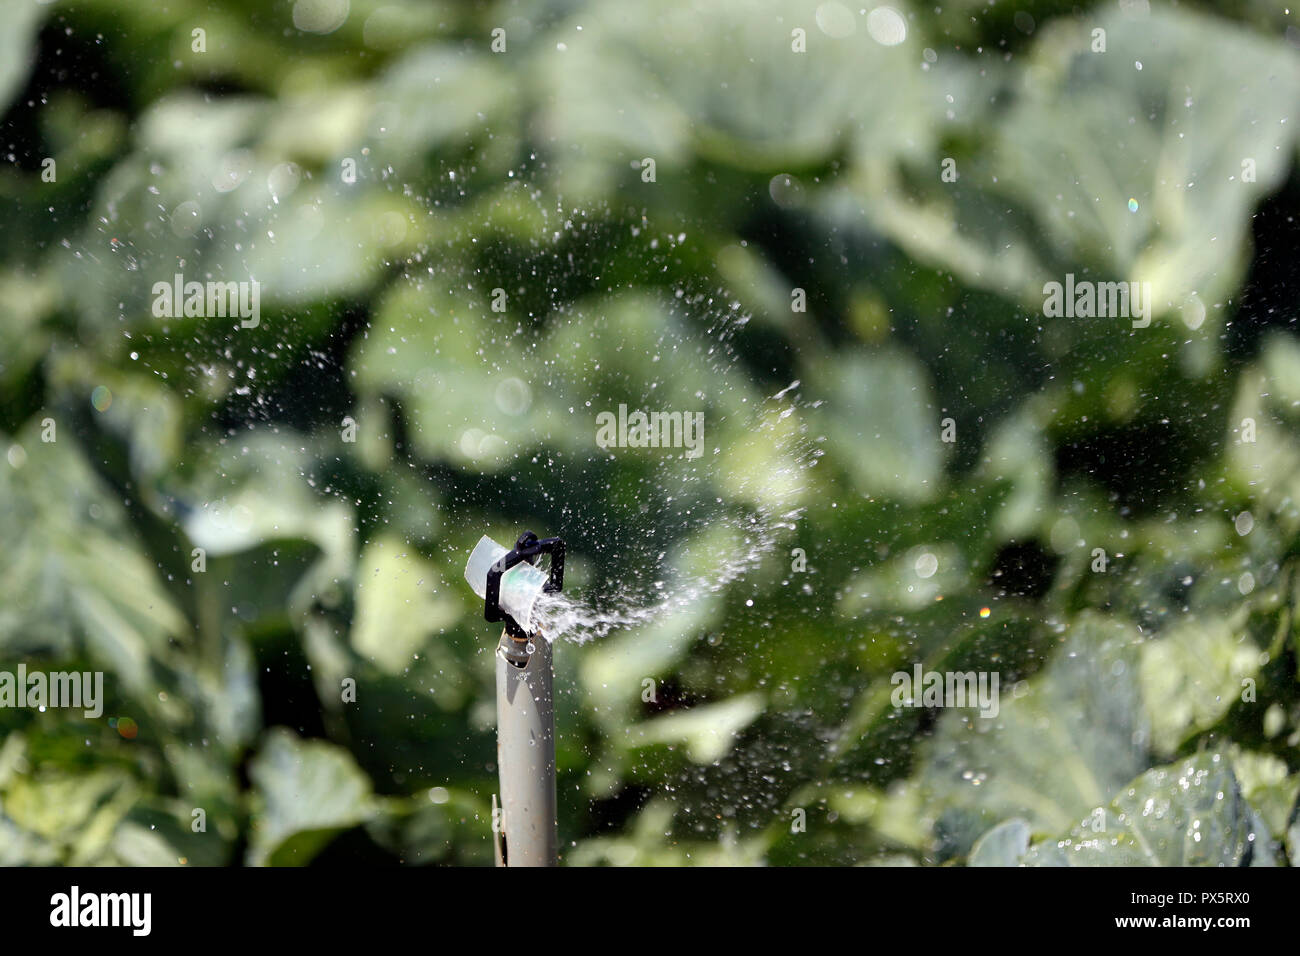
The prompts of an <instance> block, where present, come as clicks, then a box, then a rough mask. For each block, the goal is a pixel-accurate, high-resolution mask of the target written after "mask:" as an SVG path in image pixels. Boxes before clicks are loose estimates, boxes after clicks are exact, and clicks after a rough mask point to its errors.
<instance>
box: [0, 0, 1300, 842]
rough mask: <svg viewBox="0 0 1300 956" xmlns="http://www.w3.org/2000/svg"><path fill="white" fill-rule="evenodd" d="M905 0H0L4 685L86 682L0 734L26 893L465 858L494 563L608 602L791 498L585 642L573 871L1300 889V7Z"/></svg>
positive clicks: (2, 824) (482, 762) (571, 807)
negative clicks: (470, 573)
mask: <svg viewBox="0 0 1300 956" xmlns="http://www.w3.org/2000/svg"><path fill="white" fill-rule="evenodd" d="M890 7H891V8H892V9H893V10H896V11H900V12H901V13H900V15H899V16H897V17H895V18H894V19H892V20H891V19H889V18H888V17H886V20H884V21H881V20H879V19H877V20H875V21H873V20H872V19H871V17H872V16H875V14H872V13H871V11H870V10H868V11H866V12H864V13H859V12H858V11H857V10H856V8H854V9H850V8H849V6H848V5H840V4H838V3H825V4H817V3H812V2H802V0H795V2H788V0H783V2H779V3H778V2H765V0H753V2H740V0H716V2H710V3H707V4H698V3H690V2H685V0H671V2H668V0H664V2H655V3H647V4H620V3H603V4H602V3H584V2H578V0H572V2H568V0H566V2H561V0H532V2H528V0H522V2H517V3H509V2H501V3H495V4H483V5H472V4H463V3H450V2H446V3H427V2H422V0H421V2H417V0H385V2H380V0H351V2H350V3H348V2H346V0H298V2H296V3H289V2H286V3H276V4H270V5H268V4H262V3H255V2H251V0H248V2H244V0H226V2H220V3H208V2H203V3H198V2H190V0H176V2H172V3H169V4H167V5H166V6H164V7H159V6H157V5H155V4H139V3H134V2H126V0H87V2H75V3H49V4H39V3H35V2H32V0H0V19H2V20H3V22H4V24H5V26H4V28H3V32H0V112H2V113H3V130H4V136H3V141H2V142H3V146H4V152H5V154H6V163H5V164H4V165H3V166H2V167H0V222H3V225H4V228H3V231H2V232H0V451H3V452H4V455H3V456H2V457H3V458H4V460H3V461H0V651H3V653H2V654H0V669H8V670H13V669H14V668H15V667H16V665H17V663H18V662H19V661H25V662H27V664H28V666H29V667H33V668H36V667H43V668H45V669H48V670H59V669H73V668H77V669H84V670H94V669H99V670H103V671H105V672H106V675H107V677H106V681H105V687H106V693H107V702H106V709H105V715H104V717H102V718H100V719H98V720H88V719H84V718H83V717H82V716H81V714H80V712H77V711H63V710H50V711H47V712H45V713H37V712H34V711H31V710H18V709H4V710H0V731H2V732H3V734H4V742H3V745H0V862H3V863H6V864H15V863H83V864H87V863H89V864H99V863H120V864H172V863H177V862H181V863H189V864H221V863H238V862H246V863H250V864H302V863H306V862H309V861H312V860H316V861H318V862H322V863H324V862H330V861H333V862H339V861H342V860H355V861H362V862H382V861H392V860H400V861H402V862H405V863H416V864H419V863H476V864H482V863H487V862H489V861H490V859H491V840H490V833H489V818H490V800H491V795H492V793H493V792H494V790H495V765H494V755H495V748H494V743H493V723H494V713H493V694H492V656H491V651H492V648H493V647H494V645H495V635H494V634H493V633H491V631H490V628H489V627H488V626H486V625H485V624H484V622H483V621H482V619H481V609H480V608H479V607H478V606H477V603H476V601H475V599H474V598H473V596H472V594H471V593H470V592H469V589H468V588H467V587H466V586H465V584H464V582H463V579H462V577H461V571H462V568H463V565H464V560H465V557H466V555H467V553H468V550H469V549H470V548H471V547H472V546H473V544H474V542H475V541H476V540H477V538H478V536H479V535H480V534H482V533H489V534H492V535H493V536H494V537H496V538H497V539H498V540H500V541H503V542H504V541H507V540H510V539H512V538H513V537H514V535H515V534H516V533H517V532H518V530H519V529H521V528H523V527H532V528H534V529H535V530H537V531H539V532H545V533H548V534H560V535H563V536H564V537H565V538H566V539H567V540H568V542H569V548H570V554H571V556H572V557H571V564H572V574H571V577H570V582H571V583H570V587H571V588H572V589H574V590H577V591H579V592H583V593H586V594H588V595H591V596H598V595H601V594H604V595H605V596H606V597H608V596H609V595H610V594H611V593H615V592H617V591H618V590H619V589H620V588H623V587H627V588H628V589H631V590H635V591H638V592H643V591H646V590H651V591H652V590H653V585H654V581H655V579H656V576H657V575H658V574H659V571H660V568H659V567H658V566H657V565H656V562H662V563H663V564H664V565H665V566H667V567H673V568H693V569H695V571H696V572H697V573H698V572H699V571H701V570H703V571H705V572H707V569H708V568H709V567H710V566H711V564H712V562H715V561H716V560H718V557H717V556H718V555H720V554H725V553H727V552H728V551H730V550H733V549H737V548H740V549H742V550H743V549H746V548H752V547H753V546H754V543H755V542H754V541H753V540H749V541H747V540H746V537H745V534H744V533H743V532H742V531H740V530H738V529H744V528H746V527H747V523H754V525H755V526H756V527H757V526H760V525H762V523H763V522H764V521H767V522H772V521H773V516H774V515H776V514H777V513H779V512H780V510H781V509H782V508H784V507H786V506H787V505H794V506H797V507H799V508H800V509H801V510H800V513H799V516H798V518H797V520H796V521H795V522H794V525H793V527H791V528H775V529H774V526H773V527H770V528H769V530H773V533H775V534H776V535H777V539H776V543H775V544H774V545H772V546H770V547H768V548H767V549H766V550H765V551H764V550H761V549H757V550H755V560H754V562H753V566H752V567H746V569H745V573H743V574H740V575H738V576H735V578H734V579H733V580H730V582H729V583H727V585H726V586H725V587H722V588H720V589H717V590H716V591H711V592H709V593H707V594H705V595H703V596H702V597H701V598H700V599H699V600H693V601H690V602H687V603H686V604H685V606H682V607H678V608H675V609H674V610H673V612H672V613H670V614H666V615H663V616H660V617H658V618H656V619H655V620H653V621H651V622H649V623H647V624H644V625H641V626H638V627H635V628H627V629H623V630H618V631H616V632H615V633H613V634H611V635H609V636H608V637H606V638H603V639H602V640H600V641H596V642H592V643H588V644H584V645H573V644H568V643H562V644H561V645H559V647H558V648H557V654H556V660H557V669H558V672H557V690H558V696H559V698H560V700H559V715H558V720H559V734H558V736H559V753H558V762H559V773H560V780H559V794H560V805H561V808H562V810H561V812H562V818H561V820H560V834H561V840H562V846H563V847H564V858H565V860H566V861H567V862H569V863H577V864H593V863H613V864H631V863H640V864H685V863H695V864H731V863H761V862H767V863H772V864H805V863H819V864H839V863H891V864H904V863H942V862H947V861H961V860H968V861H969V862H971V863H974V864H991V865H1004V864H1008V863H1019V862H1025V863H1031V864H1044V865H1055V864H1069V863H1084V864H1148V863H1149V864H1165V865H1168V864H1172V865H1181V864H1187V863H1224V864H1229V865H1240V864H1252V865H1264V864H1274V863H1276V864H1287V863H1288V862H1289V863H1295V862H1296V861H1297V860H1300V825H1298V824H1297V809H1296V796H1297V791H1300V693H1298V691H1297V679H1298V672H1297V654H1300V636H1298V635H1300V631H1297V627H1296V622H1295V620H1294V612H1295V610H1296V608H1297V606H1298V604H1300V504H1298V502H1300V435H1298V434H1297V424H1300V344H1298V343H1297V341H1296V339H1295V337H1294V335H1293V332H1294V326H1295V322H1296V319H1297V309H1296V305H1295V301H1296V300H1295V295H1296V294H1297V293H1300V284H1298V283H1297V281H1296V279H1297V270H1296V267H1295V254H1296V253H1295V250H1296V245H1295V240H1296V238H1297V236H1296V230H1295V227H1294V225H1290V226H1288V223H1292V224H1293V223H1294V222H1295V221H1296V220H1295V217H1296V216H1297V214H1300V208H1298V207H1300V187H1298V186H1297V180H1296V175H1295V172H1294V163H1295V158H1296V153H1297V141H1296V135H1297V119H1300V117H1298V116H1297V110H1296V107H1297V104H1300V53H1298V52H1297V47H1298V46H1300V39H1298V37H1300V32H1298V31H1300V28H1298V27H1297V25H1296V24H1295V21H1294V14H1292V13H1287V12H1283V11H1282V10H1281V8H1279V7H1278V5H1276V4H1265V3H1262V2H1242V3H1236V4H1229V5H1227V7H1228V8H1229V9H1228V10H1227V11H1225V10H1223V9H1222V8H1223V7H1224V5H1223V4H1208V3H1204V4H1183V5H1181V6H1180V7H1178V8H1176V9H1175V8H1170V7H1167V6H1165V5H1162V4H1159V3H1153V4H1151V5H1150V7H1149V8H1148V5H1147V4H1146V3H1145V2H1135V3H1124V4H1118V5H1116V4H1096V5H1092V4H1073V3H1069V4H1067V3H1058V2H1054V0H1046V2H1025V3H1021V4H1019V5H1011V6H1007V5H993V6H989V5H987V4H985V3H984V2H982V0H981V2H967V0H959V2H955V3H945V4H943V5H941V6H940V7H935V6H934V5H928V6H927V5H923V4H920V3H915V4H904V3H902V2H901V0H891V3H890ZM871 9H872V10H874V8H871ZM343 14H345V16H342V15H343ZM340 16H342V19H341V23H340V22H339V19H340ZM873 23H874V27H873V25H872V24H873ZM882 24H883V25H882ZM899 24H902V25H904V27H905V36H902V37H900V36H899V35H895V34H891V33H890V29H892V28H894V27H896V26H897V25H899ZM496 28H500V29H503V30H504V31H505V37H506V43H507V46H506V49H505V51H504V52H493V51H492V48H491V43H492V31H493V30H494V29H496ZM1098 29H1102V30H1104V31H1105V37H1106V50H1105V52H1104V53H1101V52H1094V47H1095V43H1096V34H1095V31H1096V30H1098ZM195 30H202V31H204V32H203V35H202V36H203V47H204V48H203V51H202V52H196V50H195V44H196V40H195V37H194V32H193V31H195ZM322 30H327V31H328V32H319V31H322ZM795 30H802V31H804V32H805V34H806V52H803V53H796V52H794V50H793V48H792V43H793V42H794V40H793V36H792V31H795ZM898 39H901V42H897V43H894V44H892V45H886V44H885V43H884V42H881V41H882V40H890V41H892V40H898ZM646 158H651V159H653V160H654V163H655V177H654V181H653V182H647V181H645V179H644V178H643V162H642V161H643V160H644V159H646ZM46 159H52V160H54V164H55V165H54V167H53V168H54V169H55V170H56V175H55V176H54V178H53V181H48V179H47V178H46V177H43V175H42V173H43V171H44V170H45V168H46V165H45V163H44V161H45V160H46ZM948 159H951V160H953V161H954V163H955V166H954V168H955V170H956V171H957V174H958V175H957V179H956V181H955V182H952V181H945V180H944V179H943V178H941V175H940V172H941V170H942V168H943V164H944V161H945V160H948ZM1245 160H1250V161H1251V162H1252V165H1253V170H1254V174H1253V176H1243V170H1244V169H1245V166H1244V165H1243V163H1244V161H1245ZM349 166H353V167H355V170H356V176H355V181H348V179H347V177H346V176H345V175H344V170H346V169H347V168H349ZM1288 229H1289V230H1290V231H1288ZM177 272H183V273H184V274H185V275H186V278H187V279H199V280H201V281H203V280H209V279H211V280H218V281H245V280H248V279H252V278H255V279H256V280H258V281H259V283H260V284H261V289H262V303H261V321H260V324H259V325H258V326H257V327H256V328H241V327H240V325H239V322H238V320H231V319H213V318H174V319H169V318H159V317H157V316H155V315H154V312H153V310H152V308H151V306H152V293H151V289H152V286H153V283H154V282H156V281H160V280H162V281H170V280H171V277H172V276H173V274H175V273H177ZM1068 272H1072V273H1075V274H1076V275H1078V276H1080V277H1084V276H1087V277H1091V278H1093V279H1095V280H1098V281H1107V280H1119V279H1134V280H1140V281H1144V282H1150V283H1151V288H1152V290H1153V296H1154V301H1155V303H1156V309H1155V316H1156V317H1155V321H1154V322H1153V323H1152V324H1151V325H1150V327H1147V328H1132V327H1130V324H1129V323H1128V322H1127V321H1126V320H1114V319H1110V320H1106V319H1045V318H1044V317H1043V315H1042V294H1043V284H1044V283H1045V282H1047V281H1050V280H1053V279H1055V280H1061V279H1063V277H1064V275H1065V274H1066V273H1068ZM497 288H501V289H504V290H505V292H506V293H507V296H508V300H509V306H508V308H507V310H506V311H505V312H504V313H499V312H494V311H493V310H492V308H491V300H492V297H493V290H494V289H497ZM795 289H801V290H803V292H804V294H806V296H807V301H808V309H807V311H795V310H794V309H792V295H793V290H795ZM796 381H797V382H798V383H799V384H798V385H797V387H795V388H794V389H793V390H792V391H791V392H790V393H789V396H788V397H789V398H790V399H792V400H794V402H795V404H794V406H793V409H794V410H793V413H792V414H791V415H788V416H785V417H781V416H780V415H779V413H778V412H779V409H778V408H777V406H775V405H774V404H773V403H772V401H771V400H770V399H771V396H773V395H775V394H776V393H778V392H780V391H781V390H783V389H786V388H787V387H788V386H790V385H791V383H793V382H796ZM96 389H101V390H104V389H106V390H107V391H100V392H99V393H98V396H99V397H98V399H97V400H92V393H95V391H96ZM620 402H625V403H627V404H629V406H632V407H638V406H639V407H649V406H651V405H653V407H656V408H665V409H673V408H691V409H702V410H704V411H705V413H706V423H707V426H706V428H707V431H706V435H707V454H706V455H705V456H704V458H702V459H701V460H700V461H699V462H698V463H696V464H695V465H694V466H689V467H684V468H683V467H679V466H678V465H672V466H668V465H663V464H656V463H654V462H651V461H650V460H649V458H648V456H645V455H640V456H638V455H637V454H635V453H633V452H631V451H627V450H625V451H621V452H620V453H618V454H612V455H611V454H606V453H604V452H601V450H600V449H598V448H596V447H595V444H594V440H593V439H594V433H595V432H594V430H595V426H594V417H595V414H596V412H597V411H599V410H602V409H609V408H615V407H617V405H618V404H619V403H620ZM946 419H952V421H953V426H954V427H955V434H956V441H955V442H951V443H950V442H944V441H942V440H941V439H940V435H941V431H942V429H943V424H942V423H943V422H944V420H946ZM349 423H351V424H352V425H353V426H354V427H355V436H356V440H355V442H353V441H349V440H347V433H346V430H347V428H348V427H349ZM51 427H53V429H54V434H55V436H56V437H55V440H54V441H45V440H42V438H43V433H46V432H47V431H48V430H49V429H50V428H51ZM1252 438H1253V441H1252V440H1251V439H1252ZM814 463H815V467H813V464H814ZM776 524H779V522H776ZM196 548H198V549H202V551H203V554H204V555H205V556H206V565H205V568H204V570H203V571H202V572H198V571H196V570H195V565H194V555H195V549H196ZM795 548H800V549H803V551H804V553H805V554H806V559H807V567H806V569H803V570H798V569H795V566H794V564H793V561H792V551H793V549H795ZM1097 549H1101V551H1102V552H1104V559H1103V564H1104V569H1099V565H1098V557H1097V555H1098V550H1097ZM926 572H928V573H926ZM624 578H626V580H624ZM593 599H594V597H593ZM917 663H921V664H923V665H924V666H925V667H926V668H927V669H931V670H941V671H943V670H985V671H987V670H995V671H997V672H998V673H999V674H1000V675H1001V679H1002V686H1003V696H1002V706H1001V711H1000V713H999V715H998V717H997V718H996V719H993V720H991V721H990V720H986V719H981V718H978V717H976V716H975V715H974V714H973V713H972V712H970V711H953V710H948V711H935V710H926V709H899V708H896V707H894V706H892V704H891V701H890V692H891V689H892V688H891V684H890V675H891V674H892V673H893V672H895V671H898V670H904V671H908V672H910V671H911V668H912V667H913V665H914V664H917ZM647 678H649V679H653V680H654V681H656V682H657V687H658V693H657V695H656V699H655V700H654V701H653V702H650V703H647V702H645V701H643V699H642V688H643V681H644V680H645V679H647ZM348 680H351V681H355V685H356V688H357V693H356V699H355V702H344V701H343V699H342V695H341V693H340V688H341V686H342V685H343V683H344V682H345V681H348ZM122 718H130V720H131V721H133V722H134V724H135V726H136V727H138V732H136V733H134V734H133V735H129V734H128V733H127V732H126V731H125V728H126V727H130V726H131V725H130V724H127V723H124V722H123V720H122ZM197 810H201V811H202V819H203V821H204V826H203V827H202V828H199V827H197V826H196V820H197V819H198V816H196V811H197ZM801 813H802V816H803V817H804V819H805V821H806V827H798V826H794V825H792V821H795V820H798V819H799V818H800V815H801Z"/></svg>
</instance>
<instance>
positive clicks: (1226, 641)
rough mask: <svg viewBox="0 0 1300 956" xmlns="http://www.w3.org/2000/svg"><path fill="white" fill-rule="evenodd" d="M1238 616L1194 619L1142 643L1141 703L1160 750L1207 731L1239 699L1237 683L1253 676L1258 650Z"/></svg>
mask: <svg viewBox="0 0 1300 956" xmlns="http://www.w3.org/2000/svg"><path fill="white" fill-rule="evenodd" d="M1243 617H1244V616H1243V615H1235V616H1234V617H1233V618H1231V619H1224V618H1216V617H1208V616H1197V617H1196V618H1195V619H1194V620H1189V621H1186V622H1181V623H1179V624H1177V625H1175V626H1174V627H1172V628H1170V629H1169V630H1168V631H1167V632H1162V633H1161V634H1159V635H1157V636H1156V637H1155V638H1153V639H1151V640H1149V641H1147V642H1146V643H1145V644H1143V645H1142V660H1141V664H1140V665H1139V666H1140V671H1141V675H1142V700H1143V703H1144V704H1145V710H1146V714H1147V718H1148V720H1149V721H1150V723H1151V740H1152V744H1153V745H1154V746H1155V748H1156V749H1157V750H1159V751H1160V752H1162V753H1174V752H1175V751H1176V750H1177V748H1178V745H1179V744H1180V743H1182V741H1183V739H1184V738H1185V737H1186V736H1187V735H1188V734H1191V733H1195V732H1197V731H1201V730H1205V729H1206V728H1208V727H1211V726H1212V725H1213V724H1214V723H1215V722H1216V721H1217V720H1218V719H1219V718H1220V717H1222V716H1223V715H1224V714H1225V713H1227V711H1228V708H1229V707H1231V706H1232V704H1233V703H1234V702H1235V701H1237V700H1239V699H1240V698H1241V694H1242V680H1243V679H1244V678H1247V677H1254V676H1255V675H1256V673H1258V670H1259V662H1260V650H1259V648H1258V647H1256V646H1255V645H1254V643H1253V642H1252V641H1251V640H1250V638H1248V637H1246V636H1245V635H1244V633H1243V628H1242V620H1243Z"/></svg>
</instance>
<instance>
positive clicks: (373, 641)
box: [352, 535, 461, 674]
mask: <svg viewBox="0 0 1300 956" xmlns="http://www.w3.org/2000/svg"><path fill="white" fill-rule="evenodd" d="M440 581H441V575H440V574H439V573H438V570H437V568H435V567H434V566H433V565H431V564H429V563H428V562H427V561H425V560H424V559H423V558H422V557H420V555H418V554H415V553H412V551H411V549H410V548H409V547H408V546H406V545H405V544H404V543H403V542H402V541H400V540H399V539H397V538H395V537H393V536H392V535H380V536H379V537H377V538H374V539H372V540H371V541H370V542H369V543H367V545H366V547H365V550H364V551H362V553H361V557H360V558H359V559H358V561H357V579H356V611H355V614H354V618H353V624H352V647H353V648H354V649H355V650H356V652H357V653H358V654H360V655H362V656H363V657H366V658H369V659H370V660H373V661H374V662H375V663H376V664H378V665H379V666H380V667H381V668H382V669H383V670H385V671H387V672H389V673H390V674H396V673H400V672H401V671H402V669H403V668H405V667H409V666H410V664H411V662H412V659H413V657H414V656H415V655H416V654H417V653H418V652H419V651H420V649H421V648H423V647H424V646H425V643H426V642H427V640H428V639H429V636H430V635H431V634H435V633H437V632H438V631H440V630H442V629H443V628H446V627H449V626H451V625H452V624H453V623H455V621H456V620H457V619H458V618H459V617H460V609H461V603H460V602H459V601H457V600H455V599H454V598H452V597H450V596H443V597H438V596H436V595H435V593H434V592H435V590H437V588H438V585H439V583H440Z"/></svg>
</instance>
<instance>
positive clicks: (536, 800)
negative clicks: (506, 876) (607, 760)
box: [465, 531, 564, 866]
mask: <svg viewBox="0 0 1300 956" xmlns="http://www.w3.org/2000/svg"><path fill="white" fill-rule="evenodd" d="M543 554H547V555H550V558H551V566H550V569H549V572H543V571H542V570H541V569H540V568H538V567H537V560H538V558H540V557H541V556H542V555H543ZM465 580H466V581H468V582H469V585H470V587H472V588H473V589H474V593H475V594H477V595H478V596H479V597H481V598H482V599H483V617H484V618H485V619H487V620H488V621H492V622H496V621H503V622H504V623H505V630H503V631H502V632H501V641H500V643H499V644H498V645H497V652H496V671H497V767H498V771H499V773H500V777H501V808H500V820H499V822H498V821H495V820H494V826H493V828H492V831H493V840H494V845H495V850H496V863H497V866H555V865H556V863H557V856H558V851H559V840H558V837H557V836H556V823H555V820H556V814H555V706H554V697H553V674H552V667H551V644H550V641H548V640H546V638H545V637H544V636H543V635H542V634H541V633H540V631H539V629H538V627H537V624H536V622H535V621H534V614H533V612H534V609H535V607H536V604H537V600H538V598H539V597H541V595H542V594H544V593H553V592H557V591H559V590H561V589H562V588H563V586H564V542H563V541H561V540H560V539H559V538H542V539H540V540H539V539H538V537H537V535H535V534H533V533H532V532H531V531H525V532H524V533H523V534H521V535H520V536H519V540H518V541H516V542H515V546H514V549H513V550H507V549H506V548H504V547H502V546H501V545H499V544H497V543H496V542H495V541H493V540H492V539H491V538H489V537H488V536H487V535H484V536H483V537H482V538H480V539H479V542H478V544H477V545H476V546H475V547H474V551H473V552H472V553H471V554H470V556H469V562H468V563H467V564H466V565H465ZM493 816H494V817H496V816H497V813H496V808H495V807H494V808H493Z"/></svg>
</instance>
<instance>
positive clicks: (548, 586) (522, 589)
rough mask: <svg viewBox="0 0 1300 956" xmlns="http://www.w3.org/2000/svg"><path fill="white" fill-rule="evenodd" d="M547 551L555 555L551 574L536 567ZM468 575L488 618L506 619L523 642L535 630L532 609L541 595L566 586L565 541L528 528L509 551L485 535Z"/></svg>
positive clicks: (512, 634) (513, 634)
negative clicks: (537, 533)
mask: <svg viewBox="0 0 1300 956" xmlns="http://www.w3.org/2000/svg"><path fill="white" fill-rule="evenodd" d="M543 554H549V555H550V556H551V566H550V570H549V573H548V574H543V573H542V572H541V571H540V570H536V565H537V560H538V558H540V557H541V556H542V555H543ZM489 562H490V563H489ZM521 565H526V566H527V567H520V566H521ZM465 577H466V579H467V580H468V581H469V583H470V585H471V586H472V587H473V588H474V591H475V592H476V593H477V594H478V595H479V596H480V597H482V598H483V617H484V619H485V620H488V621H494V622H495V621H504V622H505V627H506V633H507V634H508V635H509V636H510V637H511V638H512V639H513V640H514V641H517V642H519V643H520V644H521V645H522V644H523V643H525V642H527V640H528V638H529V635H530V634H531V633H532V632H533V631H534V630H535V627H534V625H533V621H532V612H533V604H534V602H535V601H536V598H537V596H538V595H539V594H542V593H548V592H549V593H554V592H556V591H559V590H561V589H562V588H563V587H564V542H563V541H562V540H560V539H559V538H542V539H538V537H537V535H535V534H533V532H531V531H525V532H524V533H523V534H521V535H520V536H519V540H518V541H516V542H515V546H514V548H513V549H512V550H510V551H507V550H506V549H505V548H503V547H502V546H501V545H499V544H497V543H496V542H495V541H493V540H492V539H491V538H488V537H486V536H484V538H483V539H482V540H481V541H479V543H478V546H477V547H476V548H475V549H474V553H473V554H472V555H470V559H469V564H468V565H467V566H466V568H465ZM503 584H504V585H505V586H504V587H503ZM521 649H522V648H521ZM524 656H525V658H526V656H527V655H524Z"/></svg>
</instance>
